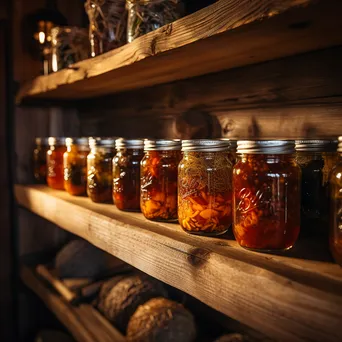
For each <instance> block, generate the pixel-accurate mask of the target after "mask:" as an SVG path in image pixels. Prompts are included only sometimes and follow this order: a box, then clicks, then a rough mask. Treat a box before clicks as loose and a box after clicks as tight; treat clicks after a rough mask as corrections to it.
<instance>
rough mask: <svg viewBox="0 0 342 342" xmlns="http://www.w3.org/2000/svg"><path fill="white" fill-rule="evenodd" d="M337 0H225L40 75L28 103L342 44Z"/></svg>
mask: <svg viewBox="0 0 342 342" xmlns="http://www.w3.org/2000/svg"><path fill="white" fill-rule="evenodd" d="M341 13H342V1H340V0H284V1H279V0H263V1H250V0H220V1H218V2H216V3H215V4H213V5H211V6H209V7H207V8H204V9H203V10H201V11H198V12H196V13H194V14H192V15H189V16H187V17H185V18H182V19H180V20H178V21H176V22H174V23H172V24H169V25H166V26H164V27H162V28H160V29H159V30H157V31H154V32H151V33H149V34H147V35H145V36H143V37H140V38H138V39H136V40H135V41H134V42H133V43H130V44H127V45H125V46H123V47H121V48H119V49H116V50H113V51H110V52H108V53H106V54H103V55H101V56H97V57H95V58H92V59H88V60H85V61H82V62H79V63H77V64H75V65H74V66H73V67H72V68H70V69H64V70H61V71H59V72H56V73H53V74H51V75H48V76H40V77H37V78H36V79H34V80H33V81H32V82H30V83H29V84H27V85H25V86H24V87H22V88H21V90H20V92H19V94H18V96H17V102H18V103H20V102H21V101H25V100H37V99H38V100H42V99H45V100H78V99H83V98H91V97H98V96H103V95H107V94H111V93H115V92H120V91H125V90H129V89H135V88H141V87H146V86H152V85H157V84H161V83H167V82H172V81H175V80H180V79H185V78H190V77H194V76H199V75H204V74H208V73H212V72H218V71H221V70H225V69H230V68H236V67H241V66H244V65H248V64H253V63H259V62H263V61H267V60H272V59H275V58H280V57H285V56H290V55H294V54H298V53H303V52H307V51H311V50H316V49H322V48H327V47H331V46H334V45H339V44H341V43H342V34H341V32H342V21H341V20H340V14H341Z"/></svg>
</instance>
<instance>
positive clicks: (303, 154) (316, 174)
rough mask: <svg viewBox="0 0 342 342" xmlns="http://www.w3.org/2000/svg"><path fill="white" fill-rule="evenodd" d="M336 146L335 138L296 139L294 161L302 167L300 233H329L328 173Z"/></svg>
mask: <svg viewBox="0 0 342 342" xmlns="http://www.w3.org/2000/svg"><path fill="white" fill-rule="evenodd" d="M336 149H337V141H336V140H297V141H296V161H297V163H298V165H299V166H300V167H301V170H302V187H301V194H302V199H301V236H302V235H304V236H305V235H308V236H309V235H316V234H319V235H325V236H326V237H328V231H329V229H328V226H329V223H328V222H329V176H330V172H331V170H332V168H333V166H334V165H335V164H336V160H337V152H336Z"/></svg>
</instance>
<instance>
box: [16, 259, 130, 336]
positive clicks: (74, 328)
mask: <svg viewBox="0 0 342 342" xmlns="http://www.w3.org/2000/svg"><path fill="white" fill-rule="evenodd" d="M20 277H21V280H22V281H23V283H24V284H25V285H26V286H27V287H29V288H30V289H31V290H32V291H33V292H35V293H36V294H37V295H38V297H40V299H41V300H42V301H43V302H44V304H45V305H46V306H47V307H48V308H49V309H50V310H51V311H52V312H53V313H54V314H55V315H56V317H57V318H58V319H59V320H60V321H61V322H62V323H63V324H64V325H65V326H66V328H67V329H68V330H69V331H70V333H71V334H72V335H73V336H74V338H75V339H76V340H77V341H79V342H113V341H115V342H123V341H125V338H124V337H123V336H122V335H121V334H120V333H119V332H118V331H117V330H116V329H115V328H114V327H113V326H112V325H111V324H110V323H109V322H107V321H106V320H105V318H103V317H102V316H101V315H100V313H99V312H98V311H97V310H95V309H94V308H93V307H92V306H91V305H88V304H80V305H79V306H74V305H71V304H70V303H68V302H66V301H65V300H63V299H62V298H61V297H60V296H59V295H58V294H57V293H56V292H55V291H54V290H52V289H50V287H49V286H47V285H45V283H44V281H43V280H41V279H40V278H39V276H38V275H37V274H36V273H35V272H34V271H33V270H32V269H31V268H29V267H27V266H25V265H22V266H21V269H20Z"/></svg>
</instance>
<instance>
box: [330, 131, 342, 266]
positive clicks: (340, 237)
mask: <svg viewBox="0 0 342 342" xmlns="http://www.w3.org/2000/svg"><path fill="white" fill-rule="evenodd" d="M338 142H339V143H338V149H337V152H338V160H337V163H336V165H335V167H334V168H333V169H332V172H331V175H330V250H331V253H332V255H333V257H334V259H335V261H336V262H337V263H338V264H339V265H340V266H342V137H339V138H338Z"/></svg>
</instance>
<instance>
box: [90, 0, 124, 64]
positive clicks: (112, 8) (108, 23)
mask: <svg viewBox="0 0 342 342" xmlns="http://www.w3.org/2000/svg"><path fill="white" fill-rule="evenodd" d="M85 9H86V12H87V14H88V18H89V39H90V48H91V56H92V57H95V56H97V55H99V54H101V53H104V52H107V51H109V50H112V49H116V48H118V47H120V46H122V45H124V44H125V43H126V39H127V33H126V31H127V10H126V0H87V1H86V2H85Z"/></svg>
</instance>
